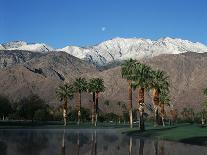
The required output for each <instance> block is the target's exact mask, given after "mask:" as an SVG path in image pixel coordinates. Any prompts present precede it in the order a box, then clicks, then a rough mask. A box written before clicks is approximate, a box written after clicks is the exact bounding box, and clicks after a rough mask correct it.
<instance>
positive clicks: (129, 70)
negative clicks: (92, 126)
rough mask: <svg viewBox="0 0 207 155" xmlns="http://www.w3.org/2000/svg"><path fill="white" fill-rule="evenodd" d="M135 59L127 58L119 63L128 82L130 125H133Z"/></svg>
mask: <svg viewBox="0 0 207 155" xmlns="http://www.w3.org/2000/svg"><path fill="white" fill-rule="evenodd" d="M135 63H136V60H133V59H129V60H126V61H125V62H124V63H123V64H122V65H121V74H122V77H123V78H125V79H126V80H127V82H128V111H129V119H130V120H129V122H130V127H131V128H132V127H133V118H132V74H133V70H134V66H135Z"/></svg>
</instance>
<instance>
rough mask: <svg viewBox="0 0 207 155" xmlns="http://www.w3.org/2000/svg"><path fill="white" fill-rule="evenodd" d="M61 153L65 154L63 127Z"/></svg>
mask: <svg viewBox="0 0 207 155" xmlns="http://www.w3.org/2000/svg"><path fill="white" fill-rule="evenodd" d="M61 155H65V129H64V131H63V135H62V145H61Z"/></svg>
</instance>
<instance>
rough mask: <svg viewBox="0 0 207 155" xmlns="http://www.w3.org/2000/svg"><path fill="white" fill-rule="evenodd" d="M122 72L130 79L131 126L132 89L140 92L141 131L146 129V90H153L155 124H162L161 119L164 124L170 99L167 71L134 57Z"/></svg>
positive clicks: (131, 120) (130, 109)
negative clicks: (157, 68)
mask: <svg viewBox="0 0 207 155" xmlns="http://www.w3.org/2000/svg"><path fill="white" fill-rule="evenodd" d="M121 74H122V77H123V78H125V79H126V80H127V81H128V111H129V118H130V127H131V128H132V127H133V118H132V89H134V90H135V89H137V94H138V96H137V99H138V100H137V110H138V113H139V127H140V131H144V130H145V125H144V113H145V106H146V104H145V101H144V99H145V91H146V90H151V91H152V102H153V106H154V119H155V126H157V125H160V120H162V122H161V123H162V124H163V126H164V125H165V124H164V117H165V109H164V105H166V104H169V101H170V97H169V80H168V76H167V75H166V73H165V72H163V71H161V70H153V69H152V68H151V67H150V66H148V65H145V64H141V63H139V62H137V61H136V60H133V59H129V60H126V61H125V62H124V63H123V64H122V70H121ZM159 109H160V110H159ZM160 118H162V119H160Z"/></svg>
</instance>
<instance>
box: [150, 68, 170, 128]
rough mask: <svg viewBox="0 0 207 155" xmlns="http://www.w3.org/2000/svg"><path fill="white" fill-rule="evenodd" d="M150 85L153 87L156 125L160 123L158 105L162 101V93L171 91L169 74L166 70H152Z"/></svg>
mask: <svg viewBox="0 0 207 155" xmlns="http://www.w3.org/2000/svg"><path fill="white" fill-rule="evenodd" d="M150 87H151V89H152V102H153V106H154V112H155V115H154V120H155V126H157V125H159V124H160V122H159V111H158V106H159V103H160V101H159V100H160V93H161V91H163V92H166V91H167V92H169V91H168V90H169V82H168V76H167V74H166V73H165V72H163V71H160V70H156V71H151V80H150Z"/></svg>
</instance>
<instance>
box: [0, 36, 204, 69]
mask: <svg viewBox="0 0 207 155" xmlns="http://www.w3.org/2000/svg"><path fill="white" fill-rule="evenodd" d="M5 49H6V50H27V51H36V52H48V51H54V50H55V51H64V52H66V53H69V54H71V55H73V56H75V57H78V58H80V59H84V60H87V61H88V62H90V63H93V64H95V65H97V66H104V65H107V64H109V63H113V62H116V61H122V60H126V59H129V58H134V59H137V60H139V59H143V58H144V59H146V58H150V57H153V56H158V55H160V54H180V53H185V52H197V53H204V52H207V46H205V45H203V44H201V43H198V42H196V43H194V42H191V41H188V40H182V39H179V38H170V37H165V38H160V39H158V40H150V39H143V38H120V37H117V38H113V39H111V40H106V41H104V42H101V43H100V44H97V45H94V46H90V47H85V48H83V47H78V46H66V47H64V48H60V49H53V48H51V47H49V46H47V45H46V44H42V43H36V44H27V43H26V42H23V41H15V42H10V43H7V44H2V45H1V44H0V50H5Z"/></svg>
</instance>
